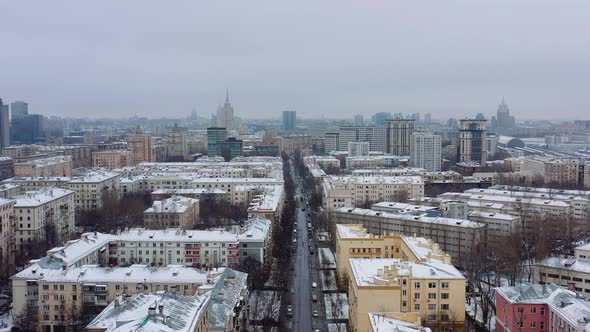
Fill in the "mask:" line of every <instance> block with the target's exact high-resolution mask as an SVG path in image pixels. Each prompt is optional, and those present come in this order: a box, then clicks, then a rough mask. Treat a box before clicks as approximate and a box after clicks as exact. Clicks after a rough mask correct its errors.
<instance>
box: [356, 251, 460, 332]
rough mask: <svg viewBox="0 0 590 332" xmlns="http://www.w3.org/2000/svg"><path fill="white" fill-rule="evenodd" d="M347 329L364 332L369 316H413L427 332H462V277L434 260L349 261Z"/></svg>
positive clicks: (366, 329) (368, 327)
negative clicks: (396, 313) (417, 316)
mask: <svg viewBox="0 0 590 332" xmlns="http://www.w3.org/2000/svg"><path fill="white" fill-rule="evenodd" d="M348 267H349V272H348V273H349V282H348V285H349V286H348V302H349V315H348V317H349V320H348V322H349V331H370V329H371V321H370V318H369V313H372V312H380V311H384V312H401V313H417V314H418V315H419V316H420V318H421V320H422V322H423V325H424V326H425V327H429V328H431V329H432V330H433V331H438V332H442V331H448V329H449V328H451V329H453V330H454V331H463V329H464V324H465V286H466V280H465V277H464V276H463V274H461V272H459V271H458V270H457V269H456V268H455V267H454V266H453V265H451V264H447V263H444V262H441V261H437V260H431V261H427V262H411V261H405V260H403V259H400V258H369V259H363V258H353V259H350V260H349V266H348Z"/></svg>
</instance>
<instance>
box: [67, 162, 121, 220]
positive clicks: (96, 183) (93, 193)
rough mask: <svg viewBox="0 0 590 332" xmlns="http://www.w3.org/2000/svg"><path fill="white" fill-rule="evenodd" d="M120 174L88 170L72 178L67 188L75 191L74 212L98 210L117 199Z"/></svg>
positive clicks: (119, 189) (119, 190) (119, 191)
mask: <svg viewBox="0 0 590 332" xmlns="http://www.w3.org/2000/svg"><path fill="white" fill-rule="evenodd" d="M120 179H121V174H119V173H115V172H109V171H103V170H90V171H87V172H84V173H81V174H79V175H76V176H74V177H72V179H71V180H70V181H69V182H68V188H69V189H72V190H75V191H76V194H75V197H74V199H75V204H76V211H77V212H79V211H80V210H86V211H90V210H98V209H101V208H102V207H103V206H104V204H105V202H107V201H109V200H113V199H119V197H120V194H121V188H120Z"/></svg>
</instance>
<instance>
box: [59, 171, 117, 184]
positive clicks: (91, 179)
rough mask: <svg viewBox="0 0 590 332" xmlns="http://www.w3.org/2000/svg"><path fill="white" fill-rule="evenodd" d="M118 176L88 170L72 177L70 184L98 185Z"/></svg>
mask: <svg viewBox="0 0 590 332" xmlns="http://www.w3.org/2000/svg"><path fill="white" fill-rule="evenodd" d="M118 176H120V174H119V173H115V172H110V171H105V170H90V171H87V172H85V173H83V174H80V175H77V176H74V177H72V180H71V181H70V183H98V182H103V181H107V180H110V179H112V178H116V177H118Z"/></svg>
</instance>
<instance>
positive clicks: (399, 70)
mask: <svg viewBox="0 0 590 332" xmlns="http://www.w3.org/2000/svg"><path fill="white" fill-rule="evenodd" d="M0 13H2V14H1V15H0V45H1V46H0V98H3V99H4V101H5V102H10V101H14V100H25V101H27V102H29V105H30V106H29V109H30V111H31V112H35V113H41V114H53V115H63V116H117V117H120V116H131V115H139V116H149V117H160V116H170V117H174V116H187V115H188V114H189V113H190V111H191V110H192V108H193V107H195V108H196V109H197V112H198V114H199V115H200V116H207V117H208V116H210V114H211V113H212V112H213V111H215V108H216V105H217V104H218V103H220V102H222V101H223V99H224V95H225V89H226V87H227V88H229V90H230V98H231V100H232V103H233V105H234V108H235V110H236V114H237V115H239V116H242V117H245V118H254V117H256V118H264V117H278V116H279V113H280V111H282V110H285V109H292V110H296V111H297V112H298V115H299V116H302V117H316V116H320V115H324V116H326V117H339V118H343V117H352V116H353V115H354V114H356V113H361V114H364V115H365V117H369V116H370V115H371V114H374V113H376V112H384V111H385V112H404V113H409V112H421V113H424V112H431V113H433V117H435V118H446V117H449V116H455V117H462V116H466V115H475V113H477V112H483V113H484V114H491V113H494V112H495V110H496V108H497V104H498V103H499V102H500V100H501V98H502V96H505V97H506V100H507V102H508V104H509V106H510V108H511V110H512V112H513V113H514V114H515V115H516V116H517V117H520V118H548V119H564V118H571V119H577V118H590V98H589V97H590V91H589V88H590V82H589V81H590V1H588V0H580V1H556V0H530V1H526V0H495V1H476V0H469V1H440V0H436V1H394V0H383V1H378V0H374V1H373V0H356V1H347V0H335V1H276V0H274V1H264V2H262V1H251V0H248V1H243V0H242V1H231V2H230V1H219V0H217V1H206V2H205V1H195V0H192V1H188V0H187V1H161V0H160V1H146V0H134V1H132V0H125V1H121V0H101V1H79V0H77V1H73V0H72V1H60V0H52V1H41V0H39V1H20V0H18V1H2V2H1V3H0Z"/></svg>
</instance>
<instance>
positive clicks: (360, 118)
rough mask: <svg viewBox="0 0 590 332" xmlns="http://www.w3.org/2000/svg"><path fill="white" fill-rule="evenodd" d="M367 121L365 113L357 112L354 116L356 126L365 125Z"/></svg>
mask: <svg viewBox="0 0 590 332" xmlns="http://www.w3.org/2000/svg"><path fill="white" fill-rule="evenodd" d="M364 124H365V122H364V121H363V115H362V114H357V115H355V116H354V125H355V126H362V125H364Z"/></svg>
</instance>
